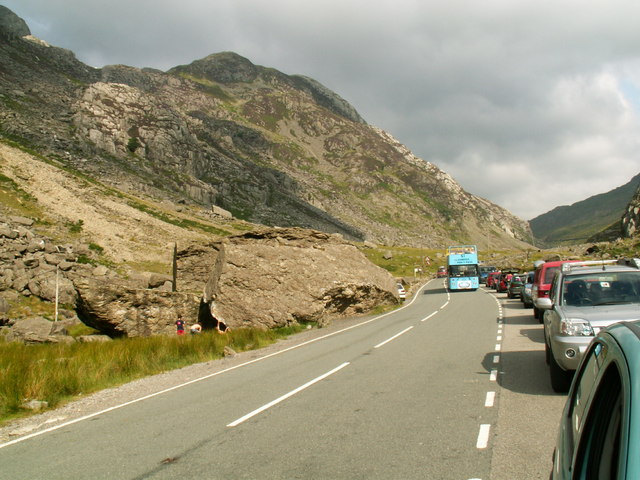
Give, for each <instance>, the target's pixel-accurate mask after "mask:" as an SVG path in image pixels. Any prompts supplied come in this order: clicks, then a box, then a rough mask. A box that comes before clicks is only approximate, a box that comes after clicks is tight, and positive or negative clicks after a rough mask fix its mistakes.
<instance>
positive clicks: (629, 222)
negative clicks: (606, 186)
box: [622, 188, 640, 237]
mask: <svg viewBox="0 0 640 480" xmlns="http://www.w3.org/2000/svg"><path fill="white" fill-rule="evenodd" d="M622 231H623V234H624V236H626V237H634V236H637V235H640V188H639V189H638V191H637V192H636V194H635V195H634V196H633V198H632V199H631V202H630V203H629V206H628V207H627V211H626V212H625V214H624V216H623V217H622Z"/></svg>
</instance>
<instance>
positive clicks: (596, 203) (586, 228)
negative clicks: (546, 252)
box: [529, 174, 640, 245]
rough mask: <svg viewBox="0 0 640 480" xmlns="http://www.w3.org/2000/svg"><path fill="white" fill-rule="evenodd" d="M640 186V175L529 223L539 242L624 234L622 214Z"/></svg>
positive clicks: (580, 240) (568, 242) (611, 237)
mask: <svg viewBox="0 0 640 480" xmlns="http://www.w3.org/2000/svg"><path fill="white" fill-rule="evenodd" d="M639 188H640V174H638V175H636V176H635V177H633V178H632V179H631V180H630V181H629V182H627V183H626V184H625V185H622V186H620V187H618V188H615V189H613V190H611V191H609V192H606V193H602V194H599V195H594V196H592V197H589V198H587V199H585V200H582V201H580V202H576V203H574V204H573V205H564V206H561V207H556V208H554V209H553V210H551V211H550V212H547V213H545V214H543V215H540V216H538V217H536V218H534V219H532V220H531V221H530V222H529V223H530V225H531V230H532V231H533V235H534V237H535V238H536V241H537V242H538V243H541V244H542V245H560V244H565V245H572V244H578V243H584V242H587V241H598V240H615V239H616V238H619V237H621V236H623V235H624V232H623V224H622V217H623V215H625V212H628V211H629V208H630V207H629V202H630V201H631V199H632V198H633V196H634V194H635V193H636V192H637V191H638V189H639Z"/></svg>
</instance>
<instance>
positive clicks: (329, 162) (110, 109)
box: [0, 7, 532, 248]
mask: <svg viewBox="0 0 640 480" xmlns="http://www.w3.org/2000/svg"><path fill="white" fill-rule="evenodd" d="M0 36H1V37H2V42H0V138H1V139H3V141H4V142H5V143H7V142H11V145H14V146H18V147H20V148H22V149H28V150H29V151H31V152H33V153H36V154H38V155H40V156H42V157H43V158H45V159H47V160H48V161H50V162H53V163H55V164H56V165H57V166H58V167H59V168H61V169H68V170H72V171H76V172H81V173H82V175H84V176H86V177H87V178H91V179H95V180H98V181H100V182H101V183H103V184H105V185H109V186H111V187H113V188H116V189H118V190H119V191H122V192H125V193H127V194H131V195H137V196H143V197H147V198H149V199H153V200H155V201H169V202H173V203H174V204H178V203H182V204H185V205H187V206H189V207H199V208H202V209H203V210H210V209H211V208H214V207H215V208H216V209H221V210H222V211H226V212H230V213H231V214H232V215H233V216H234V217H235V218H236V219H240V220H244V221H247V222H252V223H257V224H263V225H268V226H280V227H291V226H296V227H305V228H313V229H317V230H321V231H324V232H327V233H340V234H342V235H343V236H344V237H345V238H347V239H351V240H357V241H365V240H367V241H371V242H376V243H382V244H386V245H407V246H432V247H433V246H445V245H447V244H450V243H459V242H464V243H471V242H472V243H477V244H479V245H480V246H481V247H482V246H483V245H486V243H487V242H488V241H489V240H488V239H490V241H491V246H492V247H493V248H496V247H498V248H499V247H522V246H526V245H527V244H528V243H530V242H531V238H532V237H531V232H530V229H529V226H528V224H527V223H526V222H524V221H522V220H521V219H519V218H517V217H515V216H513V215H512V214H510V213H509V212H508V211H507V210H505V209H504V208H502V207H499V206H498V205H495V204H493V203H491V202H489V201H487V200H485V199H482V198H479V197H476V196H474V195H471V194H469V193H468V192H466V191H465V190H464V189H463V188H462V187H461V186H460V185H459V184H457V183H456V182H455V181H454V179H453V178H451V177H450V176H449V175H448V174H447V173H445V172H443V171H442V170H440V169H439V168H438V167H437V166H436V165H434V164H432V163H430V162H428V161H425V160H422V159H420V158H417V157H416V156H415V155H413V154H412V153H411V152H410V151H409V150H408V149H407V148H406V147H405V146H403V145H401V144H400V143H399V142H398V141H397V140H395V139H394V138H393V137H392V136H391V135H390V134H389V133H387V132H384V131H382V130H380V129H379V128H376V127H374V126H371V125H368V124H367V122H366V121H365V120H364V119H363V118H362V117H361V116H360V115H359V114H358V112H357V111H356V109H355V108H353V106H351V105H350V104H349V103H348V102H347V101H346V100H344V99H343V98H341V97H340V96H339V95H337V94H336V93H334V92H332V91H330V90H329V89H327V88H326V87H324V86H322V85H321V84H319V83H318V82H317V81H315V80H313V79H310V78H308V77H304V76H300V75H286V74H283V73H281V72H279V71H277V70H274V69H272V68H267V67H262V66H258V65H254V64H253V63H252V62H250V61H249V60H248V59H246V58H244V57H242V56H240V55H237V54H235V53H232V52H224V53H218V54H213V55H210V56H208V57H206V58H203V59H200V60H196V61H194V62H192V63H191V64H188V65H181V66H176V67H175V68H172V69H170V70H169V71H167V72H162V71H158V70H154V69H146V68H143V69H139V68H134V67H129V66H124V65H110V66H105V67H103V68H100V69H96V68H92V67H90V66H87V65H85V64H83V63H82V62H80V61H79V60H78V59H77V58H76V57H75V56H74V54H73V53H72V52H70V51H68V50H64V49H61V48H57V47H54V46H50V45H48V44H47V43H46V42H45V41H43V40H40V39H37V38H35V37H33V36H31V35H30V31H29V29H28V26H27V25H26V23H25V22H24V21H22V20H21V19H20V18H18V17H17V16H16V15H15V14H13V13H12V12H11V11H10V10H8V9H6V8H4V7H0ZM5 175H6V173H5ZM70 221H75V220H73V219H70Z"/></svg>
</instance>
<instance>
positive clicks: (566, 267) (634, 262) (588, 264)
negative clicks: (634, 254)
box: [562, 258, 640, 273]
mask: <svg viewBox="0 0 640 480" xmlns="http://www.w3.org/2000/svg"><path fill="white" fill-rule="evenodd" d="M607 265H623V266H626V267H631V268H637V269H639V270H640V258H620V259H618V260H585V261H580V262H569V263H563V264H562V272H563V273H566V272H571V271H572V270H577V269H580V268H593V267H598V266H601V267H602V270H606V266H607Z"/></svg>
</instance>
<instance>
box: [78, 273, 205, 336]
mask: <svg viewBox="0 0 640 480" xmlns="http://www.w3.org/2000/svg"><path fill="white" fill-rule="evenodd" d="M76 287H77V289H78V297H79V299H78V315H79V316H80V318H81V319H82V320H83V321H84V323H86V324H87V325H89V326H91V327H93V328H95V329H96V330H99V331H100V332H102V333H105V334H107V335H109V336H110V337H122V336H127V337H148V336H151V335H162V334H171V333H174V332H175V328H176V327H175V322H176V320H177V319H178V317H182V318H184V319H185V321H188V319H191V322H193V321H195V319H196V318H198V308H199V303H200V298H199V297H198V296H197V295H193V294H189V293H180V292H165V291H157V290H145V289H140V288H131V287H128V286H126V284H124V282H113V281H109V280H95V279H94V280H89V279H86V278H85V279H82V280H79V281H78V282H77V283H76Z"/></svg>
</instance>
